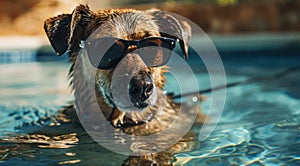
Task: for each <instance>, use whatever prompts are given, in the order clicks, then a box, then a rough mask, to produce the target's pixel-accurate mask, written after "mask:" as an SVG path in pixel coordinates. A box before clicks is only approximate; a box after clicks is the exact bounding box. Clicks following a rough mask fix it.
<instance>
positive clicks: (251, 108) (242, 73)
mask: <svg viewBox="0 0 300 166" xmlns="http://www.w3.org/2000/svg"><path fill="white" fill-rule="evenodd" d="M234 57H236V58H234ZM222 59H223V62H224V66H225V69H226V73H227V75H226V76H227V80H228V82H234V81H241V80H246V79H248V78H252V77H260V78H263V77H267V76H269V75H272V74H273V73H276V72H279V71H281V70H283V69H286V68H289V67H291V66H294V65H297V63H298V64H299V62H300V57H299V56H288V55H284V56H271V55H261V56H250V55H247V56H244V57H240V56H224V57H222ZM191 64H192V66H193V68H194V70H195V72H196V76H197V80H198V81H199V88H200V89H205V88H208V87H209V79H208V75H207V73H206V70H205V68H204V67H201V66H197V65H195V64H193V61H191ZM68 66H69V65H68V63H67V62H65V61H53V62H27V63H11V64H1V65H0V92H1V93H0V137H1V139H2V140H9V138H12V137H13V136H16V135H22V134H26V133H28V132H30V133H37V135H35V136H33V137H32V138H26V139H24V140H21V141H20V140H18V141H17V140H13V139H11V140H10V141H1V142H0V164H3V165H24V164H28V165H44V164H49V165H56V164H78V165H98V164H99V163H101V164H103V165H121V164H122V163H123V161H124V160H126V158H127V156H124V155H119V154H116V153H113V152H110V151H108V150H106V149H104V148H102V147H101V146H99V145H98V144H96V143H94V142H89V141H86V140H89V139H85V138H88V136H87V135H85V134H84V133H80V132H79V133H76V132H75V131H60V130H59V127H58V128H57V130H56V131H57V133H56V134H54V135H56V136H59V137H60V138H59V140H60V141H53V139H51V138H48V137H46V136H45V135H44V134H43V133H47V132H48V131H47V128H44V127H45V126H47V125H49V124H50V123H51V117H53V116H55V114H57V112H58V110H59V108H61V107H62V106H63V105H66V103H68V101H71V100H72V99H73V98H72V95H71V92H70V89H69V88H68V81H67V71H68ZM299 73H300V69H296V70H293V71H291V72H289V73H286V74H285V75H284V76H282V77H280V78H274V79H271V80H264V81H259V82H254V83H251V84H242V85H238V86H235V87H233V88H229V89H227V99H226V104H225V109H224V111H223V114H222V117H221V120H220V122H219V123H218V126H217V128H216V129H215V130H214V132H213V133H212V134H211V135H210V136H209V137H208V138H207V139H206V140H204V141H202V142H198V143H199V146H198V147H197V149H196V150H193V151H190V152H183V153H179V154H176V155H175V157H176V161H174V164H178V165H180V164H185V165H300V150H299V149H300V86H299V82H300V77H299V76H300V74H299ZM186 77H187V79H188V76H186ZM168 78H169V81H168V82H167V83H168V84H167V88H166V90H168V91H175V92H176V91H177V90H176V86H174V85H173V83H174V82H172V78H171V76H168ZM205 95H206V96H207V97H208V101H207V102H204V103H203V105H202V108H203V110H204V111H205V110H206V109H208V108H209V97H210V93H207V94H205ZM50 125H51V124H50ZM193 130H194V131H195V132H196V133H197V132H198V131H199V129H197V128H194V129H193ZM78 138H80V140H78Z"/></svg>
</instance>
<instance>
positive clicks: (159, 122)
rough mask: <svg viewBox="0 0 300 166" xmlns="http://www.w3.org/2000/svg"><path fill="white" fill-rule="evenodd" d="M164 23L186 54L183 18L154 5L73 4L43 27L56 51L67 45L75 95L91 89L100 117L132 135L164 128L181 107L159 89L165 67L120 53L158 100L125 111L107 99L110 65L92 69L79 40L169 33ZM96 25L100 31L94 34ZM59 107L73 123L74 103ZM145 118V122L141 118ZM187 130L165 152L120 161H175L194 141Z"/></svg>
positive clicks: (129, 69)
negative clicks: (147, 78)
mask: <svg viewBox="0 0 300 166" xmlns="http://www.w3.org/2000/svg"><path fill="white" fill-rule="evenodd" d="M157 16H158V17H161V18H164V19H162V22H159V21H157V20H155V17H157ZM166 24H168V25H166ZM166 26H168V28H169V30H170V31H171V33H173V34H175V35H174V36H173V37H175V38H177V39H178V40H179V43H180V46H181V48H182V50H183V53H184V55H185V56H187V47H188V41H189V39H190V35H191V30H190V27H189V26H188V25H187V23H185V22H181V21H180V20H177V19H176V18H174V17H172V16H168V15H161V13H160V12H159V10H156V9H152V10H146V11H139V10H134V9H112V10H99V11H91V10H90V9H89V8H88V6H84V5H80V6H77V7H76V8H75V10H74V11H73V12H72V14H62V15H59V16H57V17H53V18H50V19H48V20H46V21H45V26H44V28H45V31H46V33H47V36H48V38H49V40H50V43H51V45H52V46H53V48H54V49H55V51H56V53H57V55H62V54H64V53H65V52H66V51H67V50H68V55H69V59H70V62H71V64H72V66H71V68H70V73H69V74H70V79H71V84H72V87H73V90H74V94H75V95H77V98H80V97H83V96H84V97H85V100H86V102H89V98H90V96H89V92H90V91H95V89H96V91H95V93H96V96H97V104H98V105H99V106H100V107H101V111H102V113H103V114H104V116H105V118H106V119H107V120H108V121H110V122H111V124H112V125H113V126H114V127H116V128H119V129H120V130H122V131H123V132H126V133H129V134H133V135H148V134H154V133H157V132H159V131H161V130H163V129H165V128H167V127H168V125H170V124H171V123H172V121H173V120H174V119H175V118H176V116H177V114H178V111H179V109H180V107H181V105H180V104H178V103H175V102H174V101H173V100H172V98H171V97H170V96H167V95H166V94H164V93H163V87H164V85H165V77H164V73H165V72H167V69H168V68H167V67H166V66H163V67H148V66H146V65H145V64H144V63H143V61H142V60H141V59H140V58H138V57H137V56H130V55H129V56H126V57H124V60H123V62H122V63H124V64H126V65H125V69H124V70H125V71H124V72H127V73H129V74H134V73H135V72H136V71H135V70H139V71H143V72H148V73H151V75H152V78H153V80H154V84H155V98H158V99H155V101H154V99H153V101H149V106H148V107H147V108H145V109H144V110H143V111H133V112H130V111H129V112H127V111H124V110H120V109H118V108H114V106H113V105H112V103H111V102H110V101H109V99H107V98H108V97H107V96H110V95H111V91H112V89H111V81H112V75H113V72H116V71H114V70H113V69H112V70H100V69H97V70H95V69H92V67H91V66H89V64H88V63H87V58H86V55H84V54H83V53H82V52H80V49H81V48H80V42H81V41H85V40H86V39H88V37H89V36H91V35H95V36H94V37H103V36H109V37H115V38H120V39H125V40H141V39H145V38H148V37H160V36H164V37H169V36H168V35H166V34H165V33H161V32H162V31H164V28H165V27H166ZM99 27H101V31H99V32H98V33H94V32H95V31H96V30H97V29H98V28H99ZM78 58H79V59H78ZM133 66H135V68H133ZM92 70H93V71H95V75H89V72H90V71H92ZM120 72H122V71H120ZM92 79H94V80H96V81H95V84H96V85H95V86H94V85H92V86H91V83H90V80H92ZM153 98H154V97H153ZM75 102H76V101H75ZM121 104H122V103H121ZM77 109H79V110H77V113H78V114H84V113H86V111H88V110H84V109H82V108H77ZM157 110H162V111H161V112H160V113H159V115H157ZM62 112H63V113H62V114H60V119H70V116H71V115H72V116H73V117H71V120H72V121H74V120H75V121H76V122H78V120H77V118H76V116H74V108H73V107H68V108H67V109H65V110H63V111H62ZM149 117H151V118H149ZM203 118H204V116H202V114H200V116H199V117H198V118H197V121H203V120H204V119H203ZM144 119H149V121H147V123H145V122H144ZM146 128H147V129H146ZM188 135H189V136H186V137H185V138H183V139H182V140H181V141H179V142H178V143H177V144H176V145H174V146H173V147H172V148H170V149H169V150H167V151H166V152H161V153H157V154H153V155H151V156H150V155H149V156H140V157H129V159H128V160H126V161H125V162H124V165H136V164H151V163H153V161H155V162H160V164H161V165H170V164H172V161H173V160H174V158H173V154H175V153H179V152H182V151H186V150H190V149H191V148H192V147H193V146H194V145H192V144H193V143H188V141H187V139H193V138H194V136H193V134H191V133H189V134H188Z"/></svg>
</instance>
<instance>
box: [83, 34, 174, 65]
mask: <svg viewBox="0 0 300 166" xmlns="http://www.w3.org/2000/svg"><path fill="white" fill-rule="evenodd" d="M101 39H106V38H94V39H92V40H86V41H84V43H82V44H81V45H80V47H82V48H86V46H87V45H90V43H91V42H95V41H96V40H101ZM107 39H111V41H114V42H112V45H111V46H110V47H109V48H108V49H107V50H106V52H105V53H104V55H103V56H102V59H103V58H104V57H106V56H111V55H108V54H109V52H108V50H110V49H111V48H112V47H113V46H114V45H116V43H118V42H121V43H122V44H123V46H124V47H123V50H122V55H121V56H117V57H116V58H115V59H120V61H121V59H123V58H124V57H126V55H127V54H128V53H130V52H132V51H134V50H137V49H140V48H143V47H147V45H145V46H144V45H143V43H144V42H147V41H151V40H161V41H162V42H165V44H166V43H167V44H168V46H166V45H165V44H162V45H161V46H155V47H162V48H166V49H168V50H171V51H172V52H173V50H174V48H175V47H176V41H178V39H174V38H168V37H149V38H145V39H142V40H124V39H118V38H110V37H107ZM82 45H84V46H82ZM130 46H136V47H137V48H136V49H134V50H131V51H129V49H128V48H129V47H130ZM87 52H88V51H87ZM163 56H164V55H163ZM88 57H89V60H90V63H91V64H92V65H93V66H94V67H95V68H98V69H102V70H110V69H114V68H115V67H116V65H111V66H101V65H100V63H101V60H100V62H99V64H95V63H93V59H92V58H91V55H89V53H88ZM170 57H171V53H170V55H168V56H167V58H166V60H165V61H163V63H162V64H158V65H147V66H149V67H160V66H163V65H165V64H166V63H167V62H168V61H169V59H170Z"/></svg>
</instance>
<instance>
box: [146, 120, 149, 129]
mask: <svg viewBox="0 0 300 166" xmlns="http://www.w3.org/2000/svg"><path fill="white" fill-rule="evenodd" d="M148 129H149V126H148V121H146V130H148Z"/></svg>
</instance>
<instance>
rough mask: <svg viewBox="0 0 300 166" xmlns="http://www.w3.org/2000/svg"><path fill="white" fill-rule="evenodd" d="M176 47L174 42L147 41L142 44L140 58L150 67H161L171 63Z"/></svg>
mask: <svg viewBox="0 0 300 166" xmlns="http://www.w3.org/2000/svg"><path fill="white" fill-rule="evenodd" d="M172 42H173V43H172ZM174 47H175V41H173V40H170V41H169V40H164V39H160V38H157V39H146V40H144V41H142V43H141V48H140V56H141V58H142V59H143V61H144V62H145V63H146V64H147V65H148V66H152V67H160V66H163V65H165V64H166V63H167V62H168V61H169V59H170V57H171V55H172V51H173V49H174Z"/></svg>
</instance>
